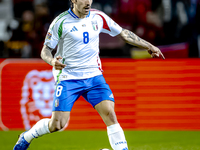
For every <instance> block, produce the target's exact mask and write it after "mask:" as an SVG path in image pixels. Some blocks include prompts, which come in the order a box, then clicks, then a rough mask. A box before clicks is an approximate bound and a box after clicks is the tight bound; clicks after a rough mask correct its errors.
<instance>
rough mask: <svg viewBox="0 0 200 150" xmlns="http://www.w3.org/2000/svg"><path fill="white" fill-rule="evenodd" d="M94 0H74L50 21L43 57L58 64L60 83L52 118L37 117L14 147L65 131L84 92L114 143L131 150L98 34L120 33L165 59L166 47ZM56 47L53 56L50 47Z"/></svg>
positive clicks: (119, 149)
mask: <svg viewBox="0 0 200 150" xmlns="http://www.w3.org/2000/svg"><path fill="white" fill-rule="evenodd" d="M91 4H92V0H71V8H70V9H69V10H67V11H65V12H63V13H62V14H60V15H59V16H58V17H56V18H55V19H54V21H53V22H52V23H51V25H50V27H49V30H48V33H47V35H46V39H45V42H44V46H43V49H42V51H41V57H42V59H43V60H44V61H45V62H47V63H48V64H49V65H52V66H53V75H54V78H55V80H56V82H57V85H56V90H55V93H54V101H53V112H52V117H51V119H42V120H40V121H38V122H37V123H36V124H35V125H34V126H33V127H32V128H31V129H30V130H29V131H26V132H24V133H22V134H21V135H20V137H19V139H18V141H17V143H16V145H15V147H14V150H26V149H27V148H28V147H29V145H30V143H31V141H32V140H33V139H35V138H38V137H40V136H42V135H45V134H49V133H52V132H55V131H59V130H61V129H62V128H63V127H64V126H65V124H66V123H67V121H68V118H69V116H70V111H71V109H72V107H73V104H74V102H75V101H76V100H77V99H78V98H79V97H80V96H83V97H84V98H85V100H86V101H88V102H89V103H90V104H91V105H92V106H93V107H94V108H95V109H96V110H97V112H98V113H99V115H100V116H101V117H102V119H103V121H104V123H105V124H106V126H107V133H108V138H109V142H110V145H111V147H112V148H113V149H114V150H128V146H127V142H126V139H125V136H124V132H123V130H122V128H121V126H120V124H119V123H118V121H117V117H116V114H115V111H114V96H113V93H112V91H111V90H110V88H109V86H108V84H106V81H105V79H104V77H103V75H102V69H101V61H100V58H99V34H100V33H101V32H103V33H107V34H109V35H111V36H117V35H118V36H120V37H121V38H122V39H124V40H125V41H126V42H127V43H129V44H131V45H135V46H138V47H140V48H143V49H146V50H147V52H149V53H150V54H151V56H152V57H160V56H161V57H163V59H164V56H163V54H162V53H161V51H160V50H159V49H158V48H157V47H155V46H153V45H152V44H150V43H149V42H147V41H145V40H143V39H141V38H139V37H138V36H137V35H135V34H134V33H133V32H131V31H129V30H126V29H122V28H121V27H120V26H119V25H118V24H117V23H116V22H114V21H113V20H112V19H111V18H109V17H108V16H107V15H106V14H104V13H103V12H101V11H98V10H92V9H91ZM56 46H58V47H57V52H56V54H55V56H54V58H53V56H52V54H51V51H52V50H53V49H54V48H55V47H56Z"/></svg>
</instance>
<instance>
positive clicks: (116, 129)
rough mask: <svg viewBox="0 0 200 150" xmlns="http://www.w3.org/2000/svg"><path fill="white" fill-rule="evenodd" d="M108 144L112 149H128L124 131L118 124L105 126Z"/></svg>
mask: <svg viewBox="0 0 200 150" xmlns="http://www.w3.org/2000/svg"><path fill="white" fill-rule="evenodd" d="M107 133H108V138H109V141H110V145H111V147H112V148H113V149H114V150H128V146H127V142H126V139H125V136H124V132H123V130H122V128H121V126H120V125H119V124H114V125H111V126H108V127H107Z"/></svg>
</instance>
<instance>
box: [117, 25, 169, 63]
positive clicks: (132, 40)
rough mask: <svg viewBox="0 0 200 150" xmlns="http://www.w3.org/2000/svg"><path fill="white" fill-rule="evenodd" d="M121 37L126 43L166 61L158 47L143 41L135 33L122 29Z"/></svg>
mask: <svg viewBox="0 0 200 150" xmlns="http://www.w3.org/2000/svg"><path fill="white" fill-rule="evenodd" d="M119 35H120V37H121V38H122V39H123V40H124V41H125V42H126V43H129V44H131V45H134V46H137V47H139V48H143V49H146V50H147V51H148V53H149V54H150V55H151V56H152V57H153V58H154V57H160V56H161V57H162V58H163V59H165V57H164V55H163V54H162V52H161V51H160V49H159V48H158V47H156V46H154V45H152V44H151V43H149V42H147V41H145V40H143V39H142V38H140V37H139V36H137V35H136V34H134V33H133V32H131V31H129V30H127V29H122V32H121V33H120V34H119Z"/></svg>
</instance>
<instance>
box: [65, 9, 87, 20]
mask: <svg viewBox="0 0 200 150" xmlns="http://www.w3.org/2000/svg"><path fill="white" fill-rule="evenodd" d="M68 12H69V14H70V15H71V16H72V17H73V18H79V17H78V16H77V15H75V14H74V13H73V11H72V10H71V8H70V9H69V10H68ZM89 16H90V11H89V14H88V15H87V16H86V18H88V17H89Z"/></svg>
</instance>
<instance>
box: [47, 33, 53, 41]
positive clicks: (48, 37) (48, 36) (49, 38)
mask: <svg viewBox="0 0 200 150" xmlns="http://www.w3.org/2000/svg"><path fill="white" fill-rule="evenodd" d="M51 37H52V34H51V33H50V32H48V33H47V36H46V39H48V40H51Z"/></svg>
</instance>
